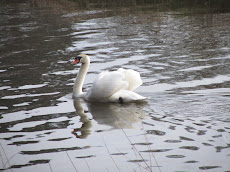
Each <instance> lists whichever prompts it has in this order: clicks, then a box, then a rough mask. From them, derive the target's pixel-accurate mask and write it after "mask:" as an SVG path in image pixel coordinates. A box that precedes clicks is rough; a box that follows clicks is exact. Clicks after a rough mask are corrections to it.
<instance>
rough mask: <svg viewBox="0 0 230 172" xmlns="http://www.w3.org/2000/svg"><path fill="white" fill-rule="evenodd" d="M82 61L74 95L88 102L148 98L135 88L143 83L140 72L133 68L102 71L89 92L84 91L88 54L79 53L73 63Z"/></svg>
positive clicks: (129, 100) (88, 62)
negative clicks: (136, 91)
mask: <svg viewBox="0 0 230 172" xmlns="http://www.w3.org/2000/svg"><path fill="white" fill-rule="evenodd" d="M77 63H81V67H80V70H79V73H78V75H77V77H76V80H75V82H74V86H73V97H75V98H83V99H84V100H86V101H88V102H95V101H96V102H117V103H124V102H133V101H140V100H144V99H146V97H143V96H141V95H139V94H137V93H135V92H133V90H134V89H136V88H137V87H139V86H140V85H141V84H142V80H141V77H140V74H139V73H138V72H136V71H134V70H132V69H123V68H120V69H118V70H117V71H104V72H101V73H100V74H99V75H98V77H97V78H96V79H95V80H94V82H93V85H92V86H91V88H90V89H89V90H88V91H87V92H82V86H83V82H84V80H85V76H86V74H87V71H88V69H89V65H90V58H89V56H88V55H86V54H80V55H78V56H77V57H76V58H75V60H74V61H73V62H72V64H77Z"/></svg>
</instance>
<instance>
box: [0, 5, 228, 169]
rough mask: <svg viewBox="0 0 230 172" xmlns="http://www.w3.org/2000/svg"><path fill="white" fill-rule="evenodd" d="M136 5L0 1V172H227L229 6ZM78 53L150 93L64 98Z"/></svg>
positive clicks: (94, 71)
mask: <svg viewBox="0 0 230 172" xmlns="http://www.w3.org/2000/svg"><path fill="white" fill-rule="evenodd" d="M135 11H136V9H133V10H131V11H124V10H121V11H119V12H116V11H112V10H106V11H103V10H89V11H73V12H72V11H69V12H62V13H58V12H56V11H55V10H52V9H50V8H39V7H36V8H34V7H28V6H27V4H23V3H22V4H16V5H15V4H14V5H2V6H1V7H0V13H1V17H0V35H1V40H0V78H1V82H0V90H1V92H0V96H1V98H0V109H1V114H0V126H1V128H0V132H1V134H0V142H1V147H0V150H1V151H0V152H1V161H0V164H1V165H0V168H1V170H3V169H5V171H21V172H25V171H28V172H29V171H35V172H38V171H55V172H56V171H69V172H71V171H110V172H112V171H150V170H152V171H162V172H163V171H164V172H165V171H168V172H171V171H206V170H207V171H229V170H230V163H229V159H230V13H208V12H203V13H196V12H191V13H182V12H154V11H151V10H147V11H136V12H135ZM79 53H85V54H89V55H90V56H91V61H92V64H91V66H90V69H89V73H88V75H87V77H86V80H85V84H84V90H87V89H88V88H89V87H90V85H91V84H92V82H93V80H94V78H95V77H96V75H98V73H100V72H101V71H104V70H116V69H118V68H120V67H123V68H131V69H135V70H136V71H138V72H139V73H140V74H141V76H142V79H143V85H142V86H141V87H140V88H138V89H137V90H136V91H137V92H138V93H139V94H141V95H144V96H147V97H149V99H148V100H147V101H146V102H145V103H131V104H106V105H104V104H97V103H96V104H89V103H86V102H84V101H79V100H73V99H72V87H73V82H74V79H75V77H76V74H77V72H78V69H79V66H77V65H76V66H73V65H71V59H72V58H73V57H75V56H76V55H78V54H79Z"/></svg>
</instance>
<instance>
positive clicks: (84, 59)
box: [72, 54, 90, 64]
mask: <svg viewBox="0 0 230 172" xmlns="http://www.w3.org/2000/svg"><path fill="white" fill-rule="evenodd" d="M77 63H82V64H85V63H90V59H89V56H87V55H86V54H80V55H78V56H77V57H75V60H74V61H73V62H72V64H77Z"/></svg>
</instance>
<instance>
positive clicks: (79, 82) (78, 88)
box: [73, 63, 89, 97]
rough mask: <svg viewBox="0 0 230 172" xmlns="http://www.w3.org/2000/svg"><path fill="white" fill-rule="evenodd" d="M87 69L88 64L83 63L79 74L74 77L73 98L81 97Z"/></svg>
mask: <svg viewBox="0 0 230 172" xmlns="http://www.w3.org/2000/svg"><path fill="white" fill-rule="evenodd" d="M88 68H89V63H83V64H82V65H81V68H80V70H79V73H78V74H77V77H76V80H75V82H74V86H73V96H74V97H81V95H83V92H82V86H83V82H84V80H85V76H86V73H87V71H88Z"/></svg>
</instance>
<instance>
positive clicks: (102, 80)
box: [87, 71, 129, 101]
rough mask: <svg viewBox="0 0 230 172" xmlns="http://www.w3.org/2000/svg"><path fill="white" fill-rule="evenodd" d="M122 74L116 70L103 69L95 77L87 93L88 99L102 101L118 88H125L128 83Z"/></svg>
mask: <svg viewBox="0 0 230 172" xmlns="http://www.w3.org/2000/svg"><path fill="white" fill-rule="evenodd" d="M124 78H125V77H124V75H123V74H122V73H120V72H118V71H113V72H108V71H104V72H102V73H100V74H99V76H98V78H96V79H95V81H94V82H93V85H92V87H91V89H90V90H89V93H88V95H87V97H88V99H97V100H99V101H104V100H103V99H107V98H108V97H110V96H111V95H113V94H114V93H116V92H117V91H119V90H122V89H127V88H128V87H129V83H128V82H127V81H126V80H124Z"/></svg>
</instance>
